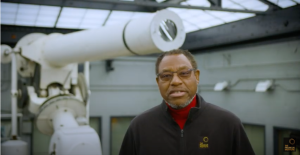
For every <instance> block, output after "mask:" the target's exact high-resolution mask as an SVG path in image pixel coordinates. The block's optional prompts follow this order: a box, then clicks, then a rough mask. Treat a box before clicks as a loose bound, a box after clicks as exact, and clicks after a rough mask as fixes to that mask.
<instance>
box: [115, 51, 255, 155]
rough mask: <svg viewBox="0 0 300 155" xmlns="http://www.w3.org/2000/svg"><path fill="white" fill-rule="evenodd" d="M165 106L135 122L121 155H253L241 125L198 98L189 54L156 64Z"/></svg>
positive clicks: (171, 54)
mask: <svg viewBox="0 0 300 155" xmlns="http://www.w3.org/2000/svg"><path fill="white" fill-rule="evenodd" d="M156 74H157V77H156V82H157V85H158V87H159V91H160V94H161V96H162V98H163V102H162V103H161V104H160V105H158V106H156V107H154V108H152V109H150V110H148V111H146V112H144V113H142V114H140V115H138V116H137V117H135V118H134V119H133V120H132V122H131V124H130V126H129V128H128V130H127V133H126V135H125V137H124V140H123V144H122V147H121V150H120V155H198V154H199V155H253V154H254V152H253V149H252V147H251V145H250V143H249V140H248V138H247V135H246V133H245V131H244V129H243V126H242V124H241V121H240V120H239V118H237V117H236V116H235V115H234V114H232V113H231V112H229V111H227V110H225V109H222V108H220V107H218V106H215V105H213V104H210V103H207V102H205V101H204V99H203V98H202V97H201V96H200V95H199V94H196V93H197V88H198V87H197V85H198V83H199V75H200V71H199V70H198V69H197V63H196V61H195V60H194V58H193V56H192V55H191V53H190V52H188V51H185V50H179V49H178V50H173V51H170V52H166V53H163V54H162V55H161V56H160V57H158V59H157V62H156Z"/></svg>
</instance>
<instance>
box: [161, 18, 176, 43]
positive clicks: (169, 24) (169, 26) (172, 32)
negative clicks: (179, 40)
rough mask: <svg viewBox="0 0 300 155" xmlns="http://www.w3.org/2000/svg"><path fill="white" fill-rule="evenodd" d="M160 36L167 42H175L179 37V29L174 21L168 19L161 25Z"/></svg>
mask: <svg viewBox="0 0 300 155" xmlns="http://www.w3.org/2000/svg"><path fill="white" fill-rule="evenodd" d="M159 32H160V36H161V37H162V38H163V39H164V40H165V41H168V42H169V41H173V40H174V39H175V38H176V35H177V28H176V25H175V23H174V22H173V21H172V20H169V19H166V20H163V21H162V22H160V23H159Z"/></svg>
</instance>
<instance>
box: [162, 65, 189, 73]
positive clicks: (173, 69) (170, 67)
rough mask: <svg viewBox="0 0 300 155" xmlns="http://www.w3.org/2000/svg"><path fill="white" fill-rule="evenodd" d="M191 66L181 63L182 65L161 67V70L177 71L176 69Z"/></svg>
mask: <svg viewBox="0 0 300 155" xmlns="http://www.w3.org/2000/svg"><path fill="white" fill-rule="evenodd" d="M190 68H191V66H188V65H180V66H166V67H163V68H161V71H163V72H165V71H176V70H181V69H190Z"/></svg>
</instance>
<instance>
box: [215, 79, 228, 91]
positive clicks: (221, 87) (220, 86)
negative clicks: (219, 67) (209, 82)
mask: <svg viewBox="0 0 300 155" xmlns="http://www.w3.org/2000/svg"><path fill="white" fill-rule="evenodd" d="M228 86H229V83H228V82H227V81H223V82H218V83H217V84H216V85H215V87H214V91H223V90H225V89H227V88H228Z"/></svg>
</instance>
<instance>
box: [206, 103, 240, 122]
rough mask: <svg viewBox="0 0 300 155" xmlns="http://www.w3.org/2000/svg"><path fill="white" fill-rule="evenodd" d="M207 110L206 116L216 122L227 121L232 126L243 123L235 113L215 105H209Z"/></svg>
mask: <svg viewBox="0 0 300 155" xmlns="http://www.w3.org/2000/svg"><path fill="white" fill-rule="evenodd" d="M205 109H206V110H205V114H206V115H207V116H208V117H212V118H214V119H215V120H220V121H225V122H228V123H230V124H232V123H234V124H236V123H237V124H240V123H241V121H240V119H239V118H238V117H237V116H236V115H235V114H234V113H232V112H231V111H229V110H227V109H225V108H222V107H220V106H217V105H215V104H212V103H207V108H205Z"/></svg>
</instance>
